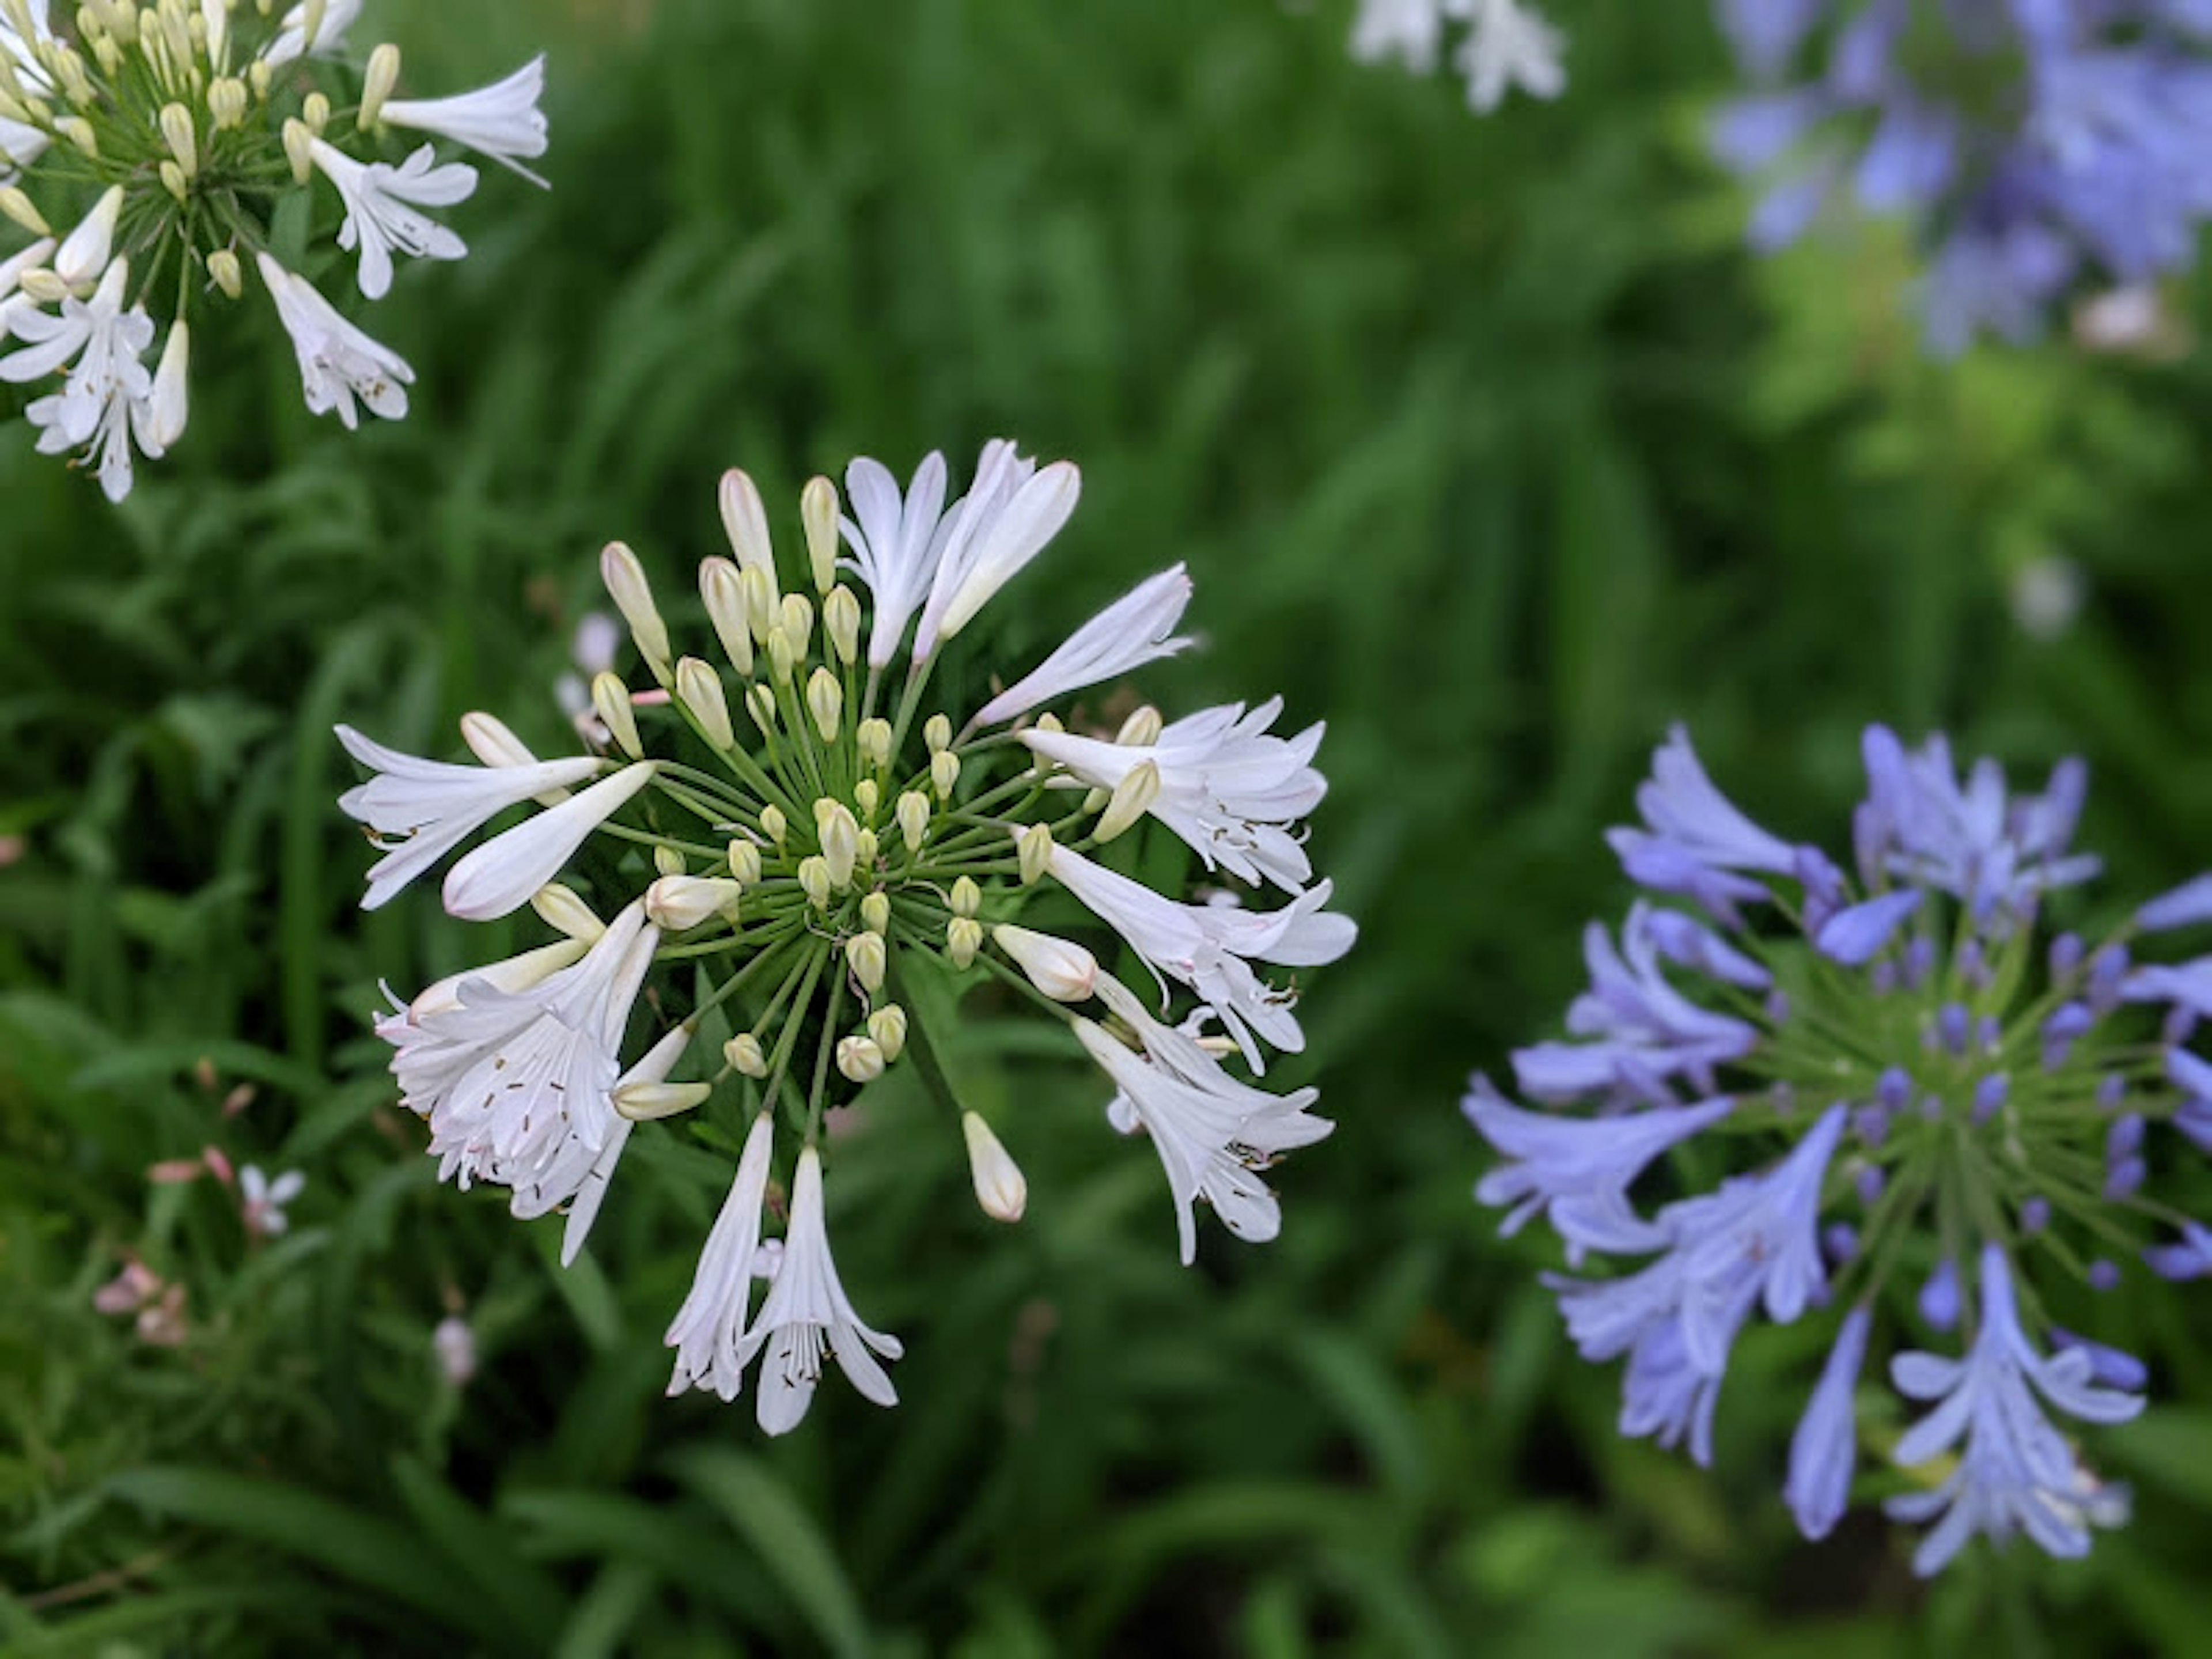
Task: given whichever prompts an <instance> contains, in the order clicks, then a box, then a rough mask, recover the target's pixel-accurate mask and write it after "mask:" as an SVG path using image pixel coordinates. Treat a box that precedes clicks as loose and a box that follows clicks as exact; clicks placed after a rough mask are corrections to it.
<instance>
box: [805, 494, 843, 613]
mask: <svg viewBox="0 0 2212 1659" xmlns="http://www.w3.org/2000/svg"><path fill="white" fill-rule="evenodd" d="M799 522H800V523H801V524H803V525H804V526H805V527H806V562H807V565H808V566H809V568H811V570H812V571H813V573H814V591H815V592H817V593H827V592H829V590H830V589H831V588H832V587H833V586H836V581H837V486H836V485H835V484H833V483H830V482H829V479H827V478H810V479H808V480H807V483H806V488H805V489H803V490H801V491H800V492H799Z"/></svg>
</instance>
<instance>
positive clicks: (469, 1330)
mask: <svg viewBox="0 0 2212 1659" xmlns="http://www.w3.org/2000/svg"><path fill="white" fill-rule="evenodd" d="M430 1352H431V1354H432V1355H433V1356H434V1357H435V1358H436V1360H437V1362H438V1375H439V1376H442V1377H444V1378H445V1379H446V1381H447V1383H448V1384H449V1385H450V1386H452V1387H453V1388H456V1389H463V1388H466V1387H467V1386H468V1383H469V1379H470V1378H471V1377H472V1376H475V1375H476V1374H477V1334H476V1330H475V1328H474V1327H472V1326H471V1325H470V1323H469V1322H468V1321H467V1320H465V1319H464V1318H462V1317H461V1316H459V1314H447V1316H445V1317H444V1318H443V1319H441V1320H440V1321H439V1322H438V1324H437V1328H436V1329H435V1330H433V1331H432V1332H431V1333H430Z"/></svg>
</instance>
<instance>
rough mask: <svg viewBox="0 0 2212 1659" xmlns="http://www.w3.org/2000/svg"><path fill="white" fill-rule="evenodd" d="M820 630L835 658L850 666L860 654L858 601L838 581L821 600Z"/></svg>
mask: <svg viewBox="0 0 2212 1659" xmlns="http://www.w3.org/2000/svg"><path fill="white" fill-rule="evenodd" d="M822 631H823V634H825V635H828V636H829V648H830V649H831V650H832V651H835V652H836V653H837V660H838V661H839V662H841V663H843V664H844V665H846V666H847V667H848V668H849V667H851V666H852V665H853V663H854V660H855V659H857V658H858V657H859V656H860V600H859V599H855V598H854V595H853V590H852V589H851V588H849V587H848V586H845V585H844V583H842V582H840V583H838V584H837V586H835V587H833V588H831V589H830V590H829V592H828V593H827V594H826V595H825V596H824V597H823V600H822Z"/></svg>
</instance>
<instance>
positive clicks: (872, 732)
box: [853, 714, 891, 772]
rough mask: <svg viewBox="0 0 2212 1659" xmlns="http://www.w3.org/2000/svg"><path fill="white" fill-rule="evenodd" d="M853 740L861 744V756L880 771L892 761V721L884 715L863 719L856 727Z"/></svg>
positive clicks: (874, 715)
mask: <svg viewBox="0 0 2212 1659" xmlns="http://www.w3.org/2000/svg"><path fill="white" fill-rule="evenodd" d="M853 741H854V743H856V744H859V745H860V757H861V758H862V759H863V760H865V761H866V762H867V763H868V764H869V765H871V766H872V767H874V768H875V769H877V770H878V771H879V772H880V771H881V770H883V769H884V768H885V767H887V766H889V765H890V763H891V723H890V721H889V720H885V719H884V717H883V716H882V715H880V714H873V715H871V716H870V717H869V718H868V719H866V720H862V721H861V722H860V725H859V726H857V727H855V728H854V732H853Z"/></svg>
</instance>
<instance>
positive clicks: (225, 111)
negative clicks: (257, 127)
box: [207, 75, 252, 132]
mask: <svg viewBox="0 0 2212 1659" xmlns="http://www.w3.org/2000/svg"><path fill="white" fill-rule="evenodd" d="M251 101H252V100H250V99H249V97H248V96H247V94H246V82H243V81H241V80H240V79H239V78H238V77H237V76H232V75H225V76H221V77H219V78H218V79H216V81H215V82H212V83H211V84H210V86H209V88H208V89H207V106H208V118H209V119H210V121H212V122H214V124H215V127H216V131H218V132H234V131H237V130H238V129H239V128H240V127H242V126H244V125H246V108H247V106H248V104H249V103H250V102H251Z"/></svg>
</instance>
